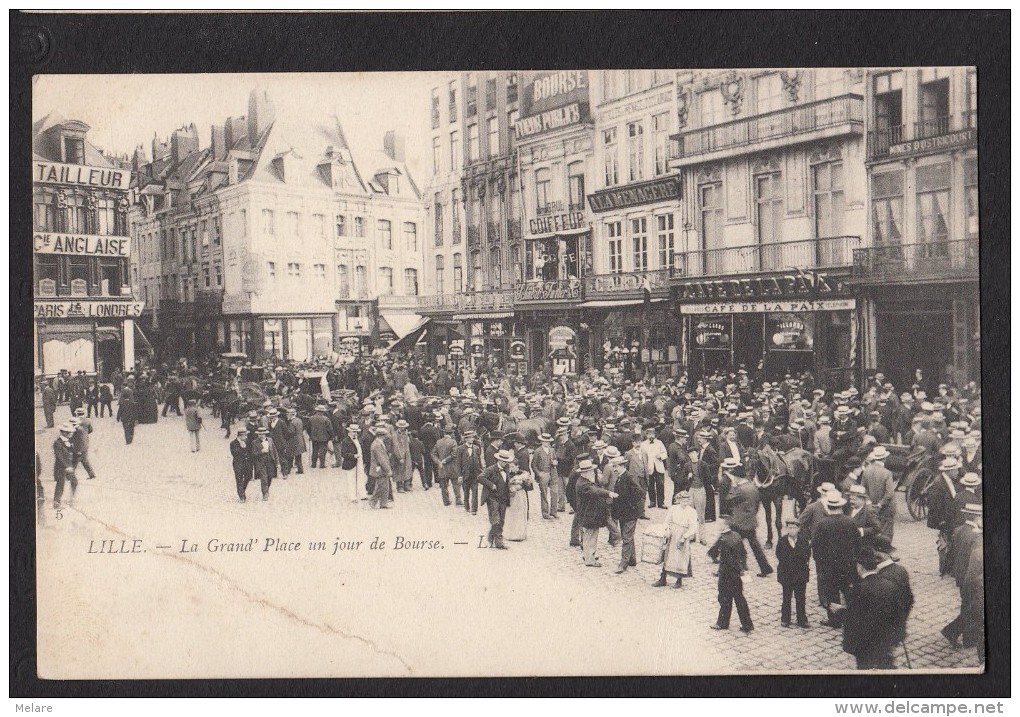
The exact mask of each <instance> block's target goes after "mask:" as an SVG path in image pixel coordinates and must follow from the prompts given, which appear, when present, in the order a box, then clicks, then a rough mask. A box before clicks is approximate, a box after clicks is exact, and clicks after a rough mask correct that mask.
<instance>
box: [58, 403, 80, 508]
mask: <svg viewBox="0 0 1020 717" xmlns="http://www.w3.org/2000/svg"><path fill="white" fill-rule="evenodd" d="M58 431H59V432H60V435H59V436H58V437H57V439H56V440H55V441H53V480H55V481H56V483H57V485H56V487H55V488H54V489H53V507H54V508H55V509H56V510H60V508H61V503H60V499H61V497H63V495H64V484H65V482H69V483H70V484H71V501H70V502H72V503H73V502H74V494H75V492H76V491H77V490H78V478H77V477H76V476H75V475H74V447H73V446H72V445H71V436H73V435H74V431H75V428H74V426H73V425H71V424H70V423H62V424H61V425H60V427H59V428H58Z"/></svg>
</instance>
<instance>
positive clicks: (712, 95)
mask: <svg viewBox="0 0 1020 717" xmlns="http://www.w3.org/2000/svg"><path fill="white" fill-rule="evenodd" d="M698 104H699V105H700V106H701V126H702V127H710V126H712V125H715V124H719V123H720V122H725V121H726V107H725V105H724V102H723V96H722V92H721V91H720V90H718V89H715V90H709V91H707V92H702V93H700V94H699V95H698Z"/></svg>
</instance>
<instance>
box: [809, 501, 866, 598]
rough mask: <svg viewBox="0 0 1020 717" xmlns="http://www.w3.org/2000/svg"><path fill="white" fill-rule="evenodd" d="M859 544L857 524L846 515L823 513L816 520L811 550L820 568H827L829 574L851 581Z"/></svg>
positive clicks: (854, 573) (854, 571) (854, 572)
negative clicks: (816, 524)
mask: <svg viewBox="0 0 1020 717" xmlns="http://www.w3.org/2000/svg"><path fill="white" fill-rule="evenodd" d="M860 544H861V534H860V533H859V532H857V526H856V525H854V522H853V521H852V520H850V518H848V517H847V516H845V515H843V514H842V513H837V514H836V515H825V516H824V517H822V518H821V519H820V520H819V521H818V527H817V528H815V537H814V539H813V540H812V541H811V550H812V552H813V553H814V557H815V563H817V565H818V567H819V569H820V570H828V571H829V572H830V574H832V575H834V576H838V577H841V578H844V579H846V580H848V581H850V582H852V581H853V578H854V576H855V575H856V568H855V563H854V561H855V559H856V556H857V550H858V548H859V546H860Z"/></svg>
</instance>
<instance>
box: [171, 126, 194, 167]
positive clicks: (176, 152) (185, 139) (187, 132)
mask: <svg viewBox="0 0 1020 717" xmlns="http://www.w3.org/2000/svg"><path fill="white" fill-rule="evenodd" d="M197 151H198V131H197V130H196V129H195V125H190V126H188V127H181V128H180V129H175V130H174V133H173V134H172V135H170V161H171V162H173V163H174V164H179V163H180V162H181V160H183V159H184V158H185V157H187V156H188V155H189V154H191V153H192V152H197Z"/></svg>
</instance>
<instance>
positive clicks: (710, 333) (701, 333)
mask: <svg viewBox="0 0 1020 717" xmlns="http://www.w3.org/2000/svg"><path fill="white" fill-rule="evenodd" d="M694 343H695V344H697V347H698V348H699V349H728V348H729V347H730V333H729V326H727V325H726V324H724V323H722V322H720V321H710V320H706V321H699V322H697V323H696V324H695V325H694Z"/></svg>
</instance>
